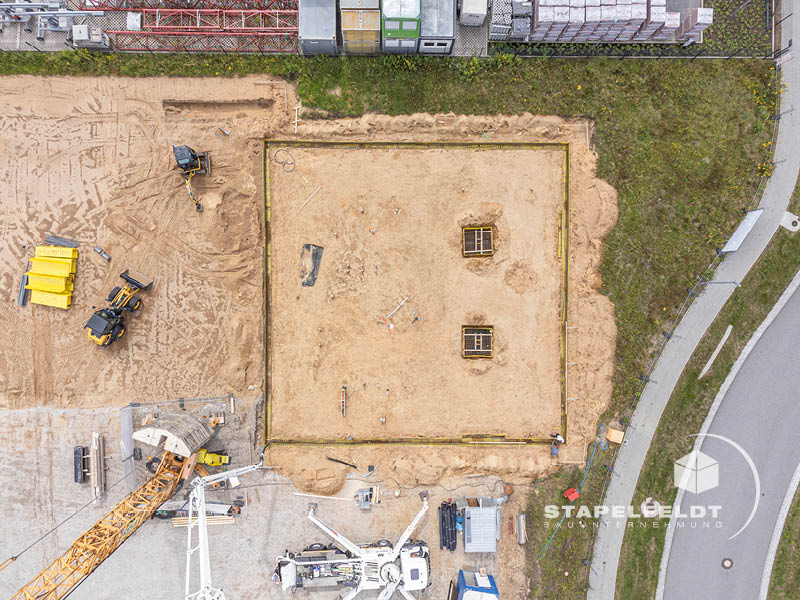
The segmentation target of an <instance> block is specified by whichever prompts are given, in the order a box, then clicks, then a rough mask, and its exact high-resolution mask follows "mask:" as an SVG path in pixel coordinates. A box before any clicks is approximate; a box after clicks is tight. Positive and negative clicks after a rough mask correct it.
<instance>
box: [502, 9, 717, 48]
mask: <svg viewBox="0 0 800 600" xmlns="http://www.w3.org/2000/svg"><path fill="white" fill-rule="evenodd" d="M509 4H510V5H511V6H510V8H511V11H509ZM526 5H528V3H527V2H516V1H514V2H511V3H509V2H508V1H507V0H494V1H493V3H492V18H491V25H490V39H491V40H506V39H510V40H514V41H531V42H545V43H573V44H585V43H598V42H603V43H609V42H615V43H626V42H627V43H631V42H660V43H665V42H675V41H685V40H687V39H689V38H691V39H695V40H696V39H699V37H700V34H701V33H702V31H703V30H704V29H705V28H706V27H708V26H709V25H710V24H711V22H712V20H713V13H714V10H713V9H711V8H696V9H692V10H691V11H689V15H688V16H687V17H686V19H685V20H684V21H683V23H681V14H680V13H679V12H667V3H666V0H533V6H532V9H531V11H530V14H523V12H522V11H523V8H522V7H524V6H525V7H526ZM526 9H527V7H526ZM509 12H511V14H510V15H509ZM509 17H511V20H512V23H511V27H510V28H509V27H508V23H509ZM528 22H530V29H528V28H527V23H528ZM507 29H510V31H509V32H508V33H506V30H507Z"/></svg>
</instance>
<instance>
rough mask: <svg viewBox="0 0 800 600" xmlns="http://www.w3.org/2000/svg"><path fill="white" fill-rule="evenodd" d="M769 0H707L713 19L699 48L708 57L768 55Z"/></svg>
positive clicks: (769, 31) (770, 33) (705, 4)
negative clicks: (732, 54) (701, 48)
mask: <svg viewBox="0 0 800 600" xmlns="http://www.w3.org/2000/svg"><path fill="white" fill-rule="evenodd" d="M768 2H771V0H752V1H751V2H749V3H747V0H706V1H705V2H704V3H703V6H705V7H708V8H713V9H714V21H713V23H712V24H711V26H710V27H709V28H708V29H706V31H705V32H704V33H703V44H702V47H703V48H704V49H705V50H706V54H708V55H711V56H729V55H730V54H731V53H733V52H737V51H738V54H737V56H767V55H769V54H770V53H771V52H772V28H771V26H772V19H770V23H769V25H770V26H769V27H767V3H768Z"/></svg>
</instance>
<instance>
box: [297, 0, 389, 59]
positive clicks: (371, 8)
mask: <svg viewBox="0 0 800 600" xmlns="http://www.w3.org/2000/svg"><path fill="white" fill-rule="evenodd" d="M303 2H305V0H303ZM380 6H381V5H380V0H340V1H339V10H340V17H341V27H342V50H343V51H344V53H345V54H378V53H379V52H380V51H381V11H380Z"/></svg>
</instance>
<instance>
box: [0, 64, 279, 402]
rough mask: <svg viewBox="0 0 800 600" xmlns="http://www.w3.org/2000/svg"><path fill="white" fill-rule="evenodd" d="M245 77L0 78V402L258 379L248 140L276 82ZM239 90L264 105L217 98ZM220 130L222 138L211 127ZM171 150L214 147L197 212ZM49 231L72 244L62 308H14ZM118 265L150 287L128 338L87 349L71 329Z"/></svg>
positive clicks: (206, 387)
mask: <svg viewBox="0 0 800 600" xmlns="http://www.w3.org/2000/svg"><path fill="white" fill-rule="evenodd" d="M258 81H259V79H254V78H251V79H248V80H244V81H242V82H241V83H240V84H239V85H237V86H236V88H235V89H232V88H231V86H230V84H229V83H228V82H226V81H223V80H209V81H204V82H202V84H200V83H198V82H197V81H193V80H188V79H139V80H130V79H121V78H99V79H92V78H75V79H73V78H36V77H3V85H2V91H0V155H2V156H4V157H7V158H8V159H9V160H4V161H2V164H0V197H1V198H2V204H3V210H2V211H0V237H2V239H3V241H4V243H3V245H2V248H0V345H2V347H3V349H4V350H3V353H2V356H0V407H10V408H19V407H28V406H41V405H47V406H104V405H120V404H124V403H127V402H128V401H130V400H135V399H141V400H148V399H156V398H174V397H179V396H201V395H216V394H223V393H226V392H230V391H232V392H235V393H237V394H242V393H244V392H246V391H248V390H250V391H251V392H252V391H253V390H255V389H256V388H259V387H260V386H261V381H262V370H263V369H262V368H261V357H262V349H261V337H262V333H261V331H262V325H261V323H262V320H261V313H262V266H261V265H262V261H263V237H262V233H261V231H262V226H263V222H262V215H263V211H262V209H261V206H262V202H261V196H260V194H258V193H257V182H258V181H259V178H257V177H256V176H255V175H257V174H258V173H260V170H261V165H260V156H259V152H258V143H256V142H254V141H252V140H251V139H250V138H251V137H252V136H256V137H260V136H261V134H262V133H264V134H265V133H267V132H269V131H271V130H272V125H271V124H272V123H273V122H274V121H275V119H276V115H283V114H284V113H285V111H284V104H285V102H286V101H285V99H284V94H285V92H284V88H283V85H280V86H275V85H259V84H258ZM207 98H214V99H215V100H216V101H217V102H216V103H208V102H206V100H203V99H207ZM242 98H246V99H252V100H256V99H259V98H263V99H264V100H262V101H261V102H260V103H259V102H252V103H248V102H242V101H238V102H236V103H229V104H226V103H225V101H226V100H232V99H242ZM174 99H180V101H181V102H178V103H174V102H169V101H170V100H174ZM196 101H201V102H199V103H198V102H196ZM218 126H219V127H223V128H225V129H226V130H227V131H229V132H230V134H231V135H230V136H225V135H223V134H222V133H220V132H219V131H217V132H216V135H215V128H216V127H218ZM173 143H174V144H182V143H185V144H188V145H190V146H192V147H193V148H195V150H197V151H203V150H209V151H211V153H212V158H213V167H214V168H213V174H212V176H211V177H210V178H209V177H206V178H202V177H198V178H196V179H195V182H196V188H197V192H198V193H199V195H200V198H201V201H202V203H203V204H204V206H205V212H204V213H203V214H201V215H197V214H196V213H195V211H194V209H193V207H192V204H191V202H190V201H189V200H188V198H187V196H186V191H185V189H184V187H183V182H182V179H181V177H180V175H179V174H178V172H177V170H176V168H175V166H174V160H173V157H172V150H171V144H173ZM48 233H52V234H57V235H62V236H64V237H69V238H73V239H76V240H79V241H80V242H81V247H80V249H79V259H78V269H77V276H76V280H75V293H74V295H73V304H72V308H70V309H69V310H67V311H62V310H59V309H54V308H49V307H43V306H35V305H30V304H29V305H28V306H26V307H25V308H22V309H21V308H19V307H18V306H16V304H15V301H16V296H17V289H18V285H19V279H20V276H21V274H22V272H23V270H24V268H25V263H26V259H27V258H28V257H29V256H32V255H33V248H32V247H31V245H32V244H36V243H40V242H41V241H42V240H43V239H44V236H45V235H46V234H48ZM95 244H98V245H100V246H101V247H102V248H104V249H105V250H107V251H108V252H109V253H110V254H111V256H112V260H111V263H106V262H105V261H104V260H103V259H102V258H100V256H98V255H97V254H95V253H94V252H92V248H93V247H94V245H95ZM126 268H130V269H131V272H132V273H133V274H137V275H140V276H141V278H142V279H148V280H153V281H154V282H155V283H154V285H153V288H152V290H151V291H149V292H147V293H146V294H144V296H143V300H144V309H143V311H142V313H141V314H139V315H137V316H135V317H133V318H132V319H130V320H129V322H128V328H127V335H126V338H127V339H124V338H123V340H121V341H120V343H117V344H114V345H113V346H111V347H109V348H99V347H97V346H95V345H94V344H92V343H91V342H90V341H89V340H87V339H86V333H85V331H84V329H83V326H84V324H85V323H86V320H87V319H88V318H89V316H90V315H91V314H92V312H93V310H94V307H95V306H97V307H99V306H100V305H101V304H102V303H103V302H104V301H105V298H106V296H107V294H108V292H109V291H110V289H111V288H112V287H113V286H115V285H118V282H120V281H121V280H120V279H119V278H118V276H119V273H120V272H122V271H123V270H124V269H126ZM251 386H252V387H251ZM255 393H258V392H255Z"/></svg>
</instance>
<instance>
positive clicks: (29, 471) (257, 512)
mask: <svg viewBox="0 0 800 600" xmlns="http://www.w3.org/2000/svg"><path fill="white" fill-rule="evenodd" d="M222 404H223V403H220V402H218V403H214V402H198V403H197V405H198V408H195V409H192V408H191V407H190V408H189V410H192V412H193V413H200V412H203V411H208V410H215V409H217V408H219V407H220V406H221V405H222ZM185 405H186V404H185ZM257 406H258V404H257V402H252V401H251V402H249V403H248V402H245V401H237V405H236V412H235V413H233V414H230V413H227V414H226V426H225V427H224V428H223V429H222V430H221V432H220V435H219V437H218V438H217V439H216V440H215V441H214V442H215V443H214V446H215V448H217V447H219V448H225V449H226V450H227V451H228V452H229V453H230V454H231V456H232V465H231V466H244V465H246V464H249V463H250V462H251V461H254V460H257V454H258V450H257V449H256V450H255V451H254V452H253V451H252V445H251V444H250V442H249V439H253V436H252V435H251V432H252V431H254V427H255V414H256V410H257ZM157 409H158V410H161V411H162V412H163V411H165V410H173V409H174V410H180V409H179V408H178V407H177V406H176V405H175V404H174V403H173V404H164V405H161V406H159V407H157ZM152 410H153V408H152V406H149V405H148V406H143V407H137V408H135V409H134V411H132V412H133V422H134V425H136V423H137V418H138V419H140V418H141V414H143V412H146V411H152ZM117 419H118V413H117V410H115V409H94V410H56V411H52V410H46V409H30V410H15V411H5V412H2V413H0V434H2V435H3V436H5V438H6V439H7V440H8V444H9V447H13V448H15V449H16V452H14V453H11V454H9V455H8V456H7V459H6V460H4V461H3V463H2V464H0V482H2V483H3V485H1V486H0V505H2V506H3V507H4V508H5V512H4V515H5V518H4V519H3V520H2V522H0V560H4V559H5V558H6V557H8V556H10V555H12V554H16V553H17V552H19V551H20V550H21V549H22V548H24V547H25V546H27V545H28V544H30V543H31V542H32V541H34V540H35V539H36V538H37V537H39V536H40V535H42V534H43V533H45V532H46V531H47V530H49V529H50V528H51V527H53V526H54V525H55V524H57V523H58V522H60V521H62V520H63V519H65V518H67V517H69V516H70V515H71V514H72V513H73V512H74V511H75V510H77V509H79V508H80V507H81V506H83V505H84V504H87V503H89V506H87V507H86V508H85V509H84V510H82V511H81V512H80V513H78V514H77V515H76V516H75V517H74V518H72V519H70V520H69V521H67V522H66V523H65V524H64V525H63V526H62V527H61V528H59V529H58V530H57V531H56V532H55V533H53V534H52V535H50V536H48V537H47V538H45V540H44V541H43V542H41V543H40V544H38V545H36V546H34V547H33V548H31V549H30V550H29V551H27V552H26V553H25V554H23V555H22V556H21V557H20V558H19V559H18V560H17V561H16V562H15V563H13V564H12V565H10V566H9V567H7V568H6V569H5V571H4V572H3V578H2V579H0V596H9V595H11V594H12V593H14V592H15V591H16V590H17V589H19V587H21V586H22V585H24V584H25V583H26V582H27V581H28V580H29V579H31V578H32V577H33V576H34V575H35V574H36V573H37V572H38V571H39V570H40V569H42V568H43V567H44V566H46V565H47V564H49V562H51V561H52V560H53V559H54V558H56V557H57V556H58V555H59V554H60V553H61V552H63V551H64V550H65V549H66V548H67V547H68V546H69V544H71V543H72V541H73V540H74V539H75V538H77V537H78V536H79V535H80V534H81V533H82V532H83V531H85V530H86V529H87V528H88V527H90V526H91V525H92V524H93V523H94V522H95V521H96V520H98V519H99V518H100V517H101V516H102V515H103V514H105V512H107V511H108V509H109V508H110V507H111V506H112V505H113V503H114V502H116V501H118V500H119V499H120V498H121V497H123V496H124V495H125V494H127V493H128V492H127V489H126V486H125V485H124V484H123V482H124V477H125V473H124V469H123V467H122V464H121V463H120V460H119V456H117V455H115V456H113V457H110V459H109V460H108V467H109V472H108V482H109V488H110V489H109V493H108V497H107V498H106V500H105V501H104V502H103V503H100V504H99V505H97V506H94V505H92V504H91V499H92V495H91V490H90V488H89V486H88V485H80V484H75V483H73V481H72V452H71V450H72V446H74V445H78V444H81V443H83V444H85V443H86V442H87V441H88V440H89V439H90V436H91V432H92V431H99V432H100V433H102V434H103V435H104V436H106V440H107V444H108V447H109V448H117V447H119V441H120V433H119V430H118V425H117ZM217 442H218V443H217ZM253 454H255V455H256V456H253ZM251 457H252V458H251ZM143 462H144V461H137V463H136V465H137V469H138V470H139V481H144V471H143V469H144V466H143ZM364 475H365V473H354V474H352V475H351V478H350V480H349V481H348V482H347V484H346V485H345V487H344V489H343V490H342V492H341V493H340V497H341V498H347V499H348V500H347V501H344V500H341V499H336V500H331V499H319V498H313V499H312V498H308V497H305V496H300V495H296V490H295V488H294V487H293V485H292V484H291V482H290V481H288V480H286V479H283V478H281V477H280V476H278V475H276V474H275V473H273V472H272V471H265V472H255V473H252V474H248V475H245V476H243V477H242V486H241V487H240V488H238V489H236V490H233V491H231V490H229V491H225V492H216V491H209V492H207V498H208V500H209V501H212V500H213V501H219V500H223V499H224V500H227V501H231V500H233V499H235V498H236V497H237V496H245V498H246V501H247V505H246V507H245V508H244V509H243V512H242V515H240V516H239V517H238V518H237V519H236V522H235V523H234V524H233V525H227V526H222V525H221V526H211V527H210V528H209V538H210V554H211V565H212V576H213V579H212V582H213V584H214V585H215V586H218V587H222V589H223V590H224V591H225V593H226V595H227V597H228V598H229V599H230V600H256V599H259V600H262V599H264V598H268V599H276V600H277V599H283V598H287V599H288V598H291V597H292V596H291V594H289V593H288V592H287V593H284V592H282V591H281V590H280V588H279V587H278V586H275V585H273V584H272V582H271V576H272V572H273V569H274V561H275V558H276V557H277V556H278V555H279V554H282V553H283V552H284V551H285V550H286V549H289V550H293V551H294V550H302V549H303V548H304V547H305V546H307V545H309V544H311V543H313V542H317V541H325V542H326V543H327V540H326V539H325V536H324V534H323V533H322V532H321V531H319V530H318V529H317V528H316V527H315V526H314V525H313V524H312V523H311V522H309V521H308V520H307V518H306V514H307V507H308V503H309V502H310V501H314V502H318V504H319V509H318V513H317V514H318V516H319V517H320V518H321V519H323V520H324V521H326V522H328V523H329V524H331V525H333V526H334V527H336V528H337V529H338V530H339V531H341V532H342V533H343V534H345V535H347V536H348V537H350V538H351V539H352V540H353V541H356V542H366V541H375V540H379V539H384V538H385V539H390V540H396V539H397V538H398V537H399V536H400V534H401V533H402V532H403V530H404V529H405V527H406V526H407V525H408V524H409V523H410V522H411V520H412V519H413V517H414V515H415V514H416V512H417V511H418V510H419V506H420V500H419V498H418V496H417V493H418V491H420V490H419V489H405V488H404V489H400V488H398V487H397V485H396V483H395V482H394V481H393V480H392V479H391V476H390V474H388V473H383V472H382V471H381V467H380V465H378V470H377V471H376V472H375V474H374V475H371V476H370V477H368V478H366V479H365V478H364ZM376 484H377V485H380V486H381V488H382V491H383V494H382V498H381V503H380V505H378V506H375V507H373V508H372V510H371V511H369V512H362V511H360V510H359V509H358V508H357V507H356V504H355V501H352V500H349V499H350V498H352V497H353V495H354V494H355V492H356V490H357V489H358V488H360V487H366V486H368V485H376ZM395 489H397V490H398V492H399V497H395V496H394V493H393V492H394V491H395ZM429 492H430V495H431V500H430V503H431V508H430V510H429V511H428V513H427V514H426V515H425V517H424V518H423V520H422V521H421V523H420V526H419V528H418V530H417V533H415V535H414V538H418V539H424V540H426V541H427V542H428V543H429V544H430V546H431V552H432V556H431V561H432V573H433V576H432V582H433V583H432V586H431V588H429V590H428V592H427V593H426V595H427V596H428V597H434V598H435V597H439V598H441V597H443V596H444V594H445V593H446V591H447V587H448V585H449V581H450V579H451V578H455V577H456V575H457V573H458V569H459V568H462V567H463V566H465V565H473V566H478V567H480V566H485V567H487V569H488V570H489V572H492V573H494V575H495V577H496V579H497V581H498V586H499V587H500V589H501V593H503V590H504V589H505V590H507V594H504V595H508V596H512V595H513V596H514V597H516V596H518V595H520V594H522V593H523V590H524V589H525V586H524V554H523V551H522V547H521V546H519V545H518V544H517V543H516V537H515V536H514V535H511V534H510V533H509V532H508V527H507V522H508V516H516V514H517V513H519V512H520V511H521V510H523V509H524V506H525V500H526V499H527V490H526V489H518V490H517V491H516V492H515V494H514V495H512V497H511V502H510V503H509V505H507V506H506V507H504V508H503V510H504V512H503V517H502V520H501V522H502V523H503V528H502V535H501V539H500V541H499V542H498V548H499V552H498V554H496V555H492V554H470V555H469V556H465V554H464V552H463V538H461V539H459V545H458V549H457V550H456V551H455V552H447V551H446V550H441V551H440V550H439V543H438V523H437V510H436V509H437V507H438V506H439V504H441V502H442V501H443V500H445V499H448V498H454V497H457V496H461V495H467V496H478V495H480V496H499V495H500V494H501V493H502V484H501V482H500V481H499V480H498V479H496V478H485V477H481V478H471V477H466V478H460V479H459V480H457V481H456V480H453V481H445V482H442V484H441V485H439V486H436V487H433V488H429ZM180 493H181V492H179V494H180ZM185 549H186V530H185V529H184V528H175V527H173V526H172V525H171V523H170V522H169V521H161V520H156V519H154V520H151V521H148V522H147V523H145V524H144V525H143V526H142V527H141V528H140V529H139V531H137V532H136V533H135V534H134V535H133V536H131V538H130V539H129V540H128V541H126V542H125V544H124V545H123V546H122V547H121V548H120V549H119V550H118V551H117V552H115V553H114V554H112V555H111V557H110V558H108V559H107V560H106V561H105V562H104V563H103V564H102V565H100V567H98V569H97V570H96V571H95V572H94V573H93V574H92V575H91V576H90V577H88V578H87V579H85V580H84V583H82V584H81V585H80V586H79V587H78V588H76V590H75V592H74V593H73V594H72V595H71V597H70V598H71V600H112V599H117V598H126V599H129V600H145V599H147V600H161V599H163V600H167V599H169V600H174V599H175V598H179V597H181V596H182V595H183V589H184V587H183V586H184V573H185ZM501 557H502V559H501ZM195 568H196V563H195ZM298 594H299V595H300V596H303V597H304V596H308V597H309V598H314V599H317V598H318V599H320V600H333V598H335V597H336V596H337V593H336V592H328V593H315V594H313V595H311V594H307V593H305V592H298Z"/></svg>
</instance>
